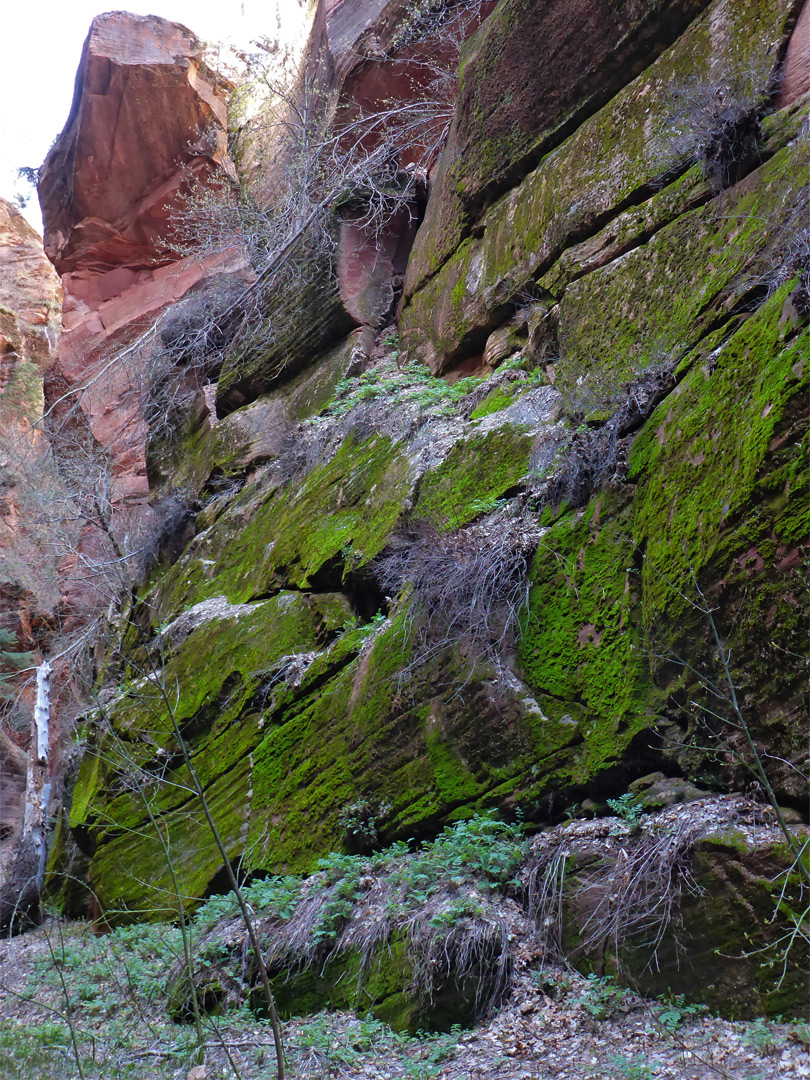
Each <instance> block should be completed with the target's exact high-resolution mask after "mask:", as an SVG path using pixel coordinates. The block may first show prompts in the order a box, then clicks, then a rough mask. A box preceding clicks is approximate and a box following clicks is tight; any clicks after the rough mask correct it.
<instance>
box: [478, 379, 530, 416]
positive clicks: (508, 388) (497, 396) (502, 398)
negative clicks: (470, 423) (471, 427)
mask: <svg viewBox="0 0 810 1080" xmlns="http://www.w3.org/2000/svg"><path fill="white" fill-rule="evenodd" d="M517 390H518V388H517V387H516V386H514V384H512V385H510V384H507V385H505V386H496V387H495V389H494V390H490V392H489V393H488V394H487V396H486V397H485V398H484V400H483V401H482V402H481V404H480V405H479V406H478V407H477V408H476V409H475V410H474V411H473V412H472V413H470V419H471V420H480V419H481V418H482V417H484V416H489V415H490V414H491V413H496V412H500V411H501V409H507V408H508V407H509V406H510V405H511V404H512V402H513V401H514V400H515V395H516V393H517Z"/></svg>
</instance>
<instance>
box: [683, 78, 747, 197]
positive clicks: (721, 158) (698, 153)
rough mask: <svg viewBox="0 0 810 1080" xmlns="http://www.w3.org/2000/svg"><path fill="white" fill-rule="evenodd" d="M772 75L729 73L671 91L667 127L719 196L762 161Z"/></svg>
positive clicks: (698, 80)
mask: <svg viewBox="0 0 810 1080" xmlns="http://www.w3.org/2000/svg"><path fill="white" fill-rule="evenodd" d="M766 82H767V76H766V75H765V74H764V73H762V72H760V71H755V70H751V71H748V70H746V71H729V72H727V73H726V74H725V76H722V75H721V76H719V77H717V78H716V79H714V80H712V81H708V80H706V79H696V80H693V81H692V82H690V83H688V84H686V85H684V86H682V87H680V88H678V89H677V90H674V91H672V93H671V100H672V105H671V112H670V115H669V117H668V118H667V123H668V125H669V128H670V130H671V132H672V135H671V137H672V139H673V140H674V142H675V147H676V150H677V152H678V153H679V154H680V155H681V156H683V157H685V158H686V159H687V160H688V161H692V162H695V163H698V164H700V165H701V166H702V168H703V171H704V173H705V174H706V177H707V179H708V180H709V182H710V183H711V186H712V189H713V190H714V191H716V192H719V191H722V190H723V189H725V188H727V187H731V186H732V185H733V184H736V183H737V182H738V181H739V180H741V179H742V178H743V177H744V176H745V175H746V173H748V172H750V170H751V169H752V168H754V167H755V166H756V164H757V163H758V162H759V147H760V141H761V136H762V131H761V122H762V118H763V116H764V115H765V111H766V108H767V99H768V90H767V87H766V85H765V84H766Z"/></svg>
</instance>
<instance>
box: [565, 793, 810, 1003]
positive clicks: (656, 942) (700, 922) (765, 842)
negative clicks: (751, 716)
mask: <svg viewBox="0 0 810 1080" xmlns="http://www.w3.org/2000/svg"><path fill="white" fill-rule="evenodd" d="M706 805H709V804H706ZM712 805H714V804H712ZM711 812H712V811H711V810H710V811H709V813H711ZM714 812H716V811H714ZM671 824H672V823H670V826H671ZM801 839H802V837H800V842H801ZM643 842H644V841H642V840H638V839H636V840H633V839H632V838H630V839H627V838H625V839H624V841H623V842H622V843H621V844H619V845H618V846H617V844H616V842H614V843H613V845H612V846H608V847H606V845H605V844H604V842H602V844H600V845H597V846H596V847H594V849H593V850H589V849H588V847H587V844H582V843H581V842H580V845H579V848H578V850H575V854H574V856H573V857H572V858H571V859H570V860H569V862H568V865H567V875H566V886H565V898H564V901H563V910H564V913H565V914H564V923H565V931H564V936H565V948H566V952H567V954H568V956H569V957H570V958H571V959H572V960H573V962H574V963H575V965H576V966H577V967H578V968H580V970H582V971H586V972H592V971H595V972H597V973H599V974H609V975H615V976H616V977H618V979H619V981H620V982H623V983H624V984H625V985H628V984H629V985H631V986H632V987H633V989H635V990H637V991H638V992H640V993H642V994H645V995H648V996H650V997H653V996H659V997H660V996H664V995H670V996H671V995H683V998H684V1000H685V1001H686V1002H687V1003H693V1004H697V1005H703V1006H708V1008H709V1009H711V1010H712V1011H713V1012H717V1013H719V1014H720V1015H721V1016H725V1017H728V1018H730V1019H749V1018H751V1017H755V1016H763V1015H764V1016H771V1017H775V1016H782V1017H785V1018H786V1019H787V1018H794V1017H796V1018H798V1017H801V1016H803V1015H805V1014H806V1011H807V1008H808V1004H810V999H809V998H808V983H807V978H806V972H807V966H808V962H810V955H809V954H808V948H807V941H806V938H804V937H803V935H802V934H801V933H799V934H797V935H796V936H795V938H792V935H793V933H794V931H795V925H796V924H795V919H796V918H798V917H799V916H800V915H801V912H802V910H803V908H804V906H805V905H804V904H803V903H802V899H801V896H802V888H801V878H800V875H799V872H798V871H797V870H796V868H795V867H794V866H793V861H794V860H793V856H792V855H791V853H790V852H789V851H788V849H787V845H786V844H785V842H784V839H782V838H780V837H779V834H778V831H777V830H776V829H774V828H762V827H757V828H755V829H753V830H752V829H751V828H750V827H743V828H740V827H736V826H734V825H729V824H722V825H719V826H718V827H717V828H716V829H715V830H714V831H713V830H712V829H711V827H710V824H708V815H707V828H706V830H705V832H704V835H702V836H701V837H700V838H699V839H698V840H697V841H696V842H695V843H694V844H693V846H692V848H691V850H690V851H689V852H688V853H685V857H684V859H683V861H682V862H681V864H680V866H679V868H678V870H677V871H675V877H674V879H673V881H672V882H671V883H670V885H669V889H670V891H669V895H668V896H665V895H664V894H663V893H661V896H660V899H659V909H658V910H659V912H663V911H664V910H665V909H666V906H667V905H671V910H669V914H668V917H667V920H666V923H665V924H663V925H658V924H657V915H656V913H655V912H651V913H650V915H649V918H648V920H647V922H646V925H641V924H639V926H638V928H637V929H636V931H634V932H633V933H630V934H629V936H627V937H624V936H623V934H622V933H621V932H618V933H617V934H616V936H615V938H614V939H613V940H609V939H607V938H606V939H604V940H600V941H598V942H596V941H593V940H592V938H591V934H590V931H591V930H592V928H593V926H594V925H595V924H596V921H597V920H599V919H600V918H601V914H599V913H600V912H602V913H603V912H604V911H605V910H606V906H607V899H606V894H605V888H606V885H607V883H608V882H614V883H615V880H616V879H615V877H614V876H610V875H611V870H612V868H613V867H614V866H615V865H617V860H619V863H618V864H619V865H620V864H621V862H624V865H625V866H627V867H632V872H633V873H634V874H636V875H638V878H639V880H638V882H637V884H638V889H637V891H635V892H634V891H633V890H632V889H628V890H626V892H623V893H622V901H623V903H624V904H625V905H627V906H628V910H625V911H623V912H622V914H621V918H620V920H619V923H620V924H621V922H622V920H624V921H626V922H628V923H629V922H630V920H632V919H634V918H638V916H639V914H640V908H641V906H643V905H644V904H645V903H649V901H650V896H645V895H644V892H643V884H642V881H641V880H640V879H641V878H642V876H643V875H644V873H645V870H644V867H643V863H642V861H638V860H636V859H635V858H634V855H633V847H634V845H641V844H642V843H643ZM576 847H577V845H576V843H574V844H573V845H572V850H573V849H576ZM628 851H629V853H630V854H629V859H628V856H627V854H626V852H628ZM623 852H625V854H623ZM654 877H655V875H654V872H653V873H652V874H651V875H650V878H649V881H648V882H647V887H648V888H650V889H651V890H657V889H659V888H660V886H659V885H656V884H653V881H654ZM620 890H621V886H620ZM654 895H655V896H656V897H658V892H657V891H655V892H654ZM633 903H635V904H638V905H640V907H639V909H637V910H636V911H633V910H630V909H629V906H630V905H631V904H633ZM791 938H792V943H791ZM617 942H618V947H617Z"/></svg>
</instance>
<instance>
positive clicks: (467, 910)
mask: <svg viewBox="0 0 810 1080" xmlns="http://www.w3.org/2000/svg"><path fill="white" fill-rule="evenodd" d="M483 910H484V909H483V906H482V904H481V901H480V900H479V899H478V897H477V896H459V897H457V898H456V899H455V900H452V901H451V902H450V903H449V904H447V905H446V907H443V908H439V910H438V911H437V912H436V913H435V914H434V915H433V916H432V917H431V919H430V925H431V926H434V927H436V929H437V930H449V929H450V927H452V926H456V925H457V924H458V923H460V922H462V921H463V920H464V919H475V918H477V917H478V916H479V915H481V914H482V913H483Z"/></svg>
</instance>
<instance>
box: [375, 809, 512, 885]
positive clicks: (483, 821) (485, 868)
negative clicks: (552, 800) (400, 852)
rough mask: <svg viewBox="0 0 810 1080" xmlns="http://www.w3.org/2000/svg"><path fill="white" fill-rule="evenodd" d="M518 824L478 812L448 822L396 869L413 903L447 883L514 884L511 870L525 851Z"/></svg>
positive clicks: (395, 872) (395, 874) (395, 873)
mask: <svg viewBox="0 0 810 1080" xmlns="http://www.w3.org/2000/svg"><path fill="white" fill-rule="evenodd" d="M524 847H525V844H524V840H523V826H522V824H514V825H512V824H507V823H506V822H503V821H497V820H496V819H495V818H494V817H493V816H492V815H491V814H482V815H480V816H479V817H475V818H470V819H469V820H468V821H460V822H458V824H456V825H449V826H448V827H447V828H446V829H445V830H444V832H442V833H441V834H440V835H439V836H438V837H437V838H436V840H435V841H434V843H433V844H431V845H430V846H429V847H426V848H424V849H422V850H421V851H419V852H417V853H416V854H415V855H413V856H412V857H411V858H409V859H406V860H404V861H403V862H402V864H401V865H400V866H398V867H396V868H394V871H393V873H394V877H395V878H397V879H398V881H399V883H400V884H401V885H403V886H404V890H403V891H404V893H405V896H406V898H407V899H408V901H409V902H410V903H411V904H414V905H415V904H420V903H424V901H425V900H427V899H428V898H429V897H430V896H431V895H433V893H435V892H436V891H438V889H440V888H442V887H443V886H445V885H447V884H448V883H450V884H452V885H455V886H457V887H459V886H462V885H465V884H469V883H471V882H472V881H476V882H477V884H478V887H479V888H482V889H485V890H494V889H502V888H505V887H507V886H510V885H513V886H514V885H517V882H516V880H515V874H516V873H517V870H518V867H519V866H520V863H521V860H522V858H523V852H524Z"/></svg>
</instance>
